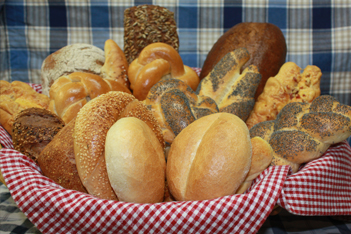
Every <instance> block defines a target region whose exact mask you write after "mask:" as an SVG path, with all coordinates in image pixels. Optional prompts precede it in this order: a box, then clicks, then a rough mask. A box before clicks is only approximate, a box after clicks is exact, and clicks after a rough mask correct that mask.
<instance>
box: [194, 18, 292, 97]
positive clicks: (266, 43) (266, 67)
mask: <svg viewBox="0 0 351 234" xmlns="http://www.w3.org/2000/svg"><path fill="white" fill-rule="evenodd" d="M241 47H244V48H246V49H247V50H248V51H249V54H250V60H249V61H248V62H247V63H246V64H245V66H243V67H242V71H243V70H244V69H245V68H246V67H249V66H250V65H255V66H257V68H258V70H259V72H260V74H261V75H262V79H261V82H260V84H259V86H258V88H257V90H256V94H255V99H257V97H258V95H259V94H260V93H262V90H263V88H264V86H265V84H266V81H267V79H268V78H269V77H272V76H275V75H276V74H277V73H278V71H279V69H280V67H281V66H282V65H283V64H284V62H285V59H286V52H287V47H286V42H285V38H284V35H283V33H282V31H281V30H280V29H279V28H278V27H277V26H275V25H273V24H270V23H253V22H243V23H239V24H237V25H235V26H233V27H232V28H231V29H229V30H228V31H227V32H225V33H224V34H223V35H222V36H221V37H220V38H219V39H218V40H217V42H216V43H215V44H214V45H213V46H212V48H211V50H210V52H209V53H208V55H207V57H206V60H205V62H204V65H203V66H202V71H201V74H200V79H203V78H204V77H206V76H207V74H208V73H210V71H212V69H213V68H214V66H215V65H216V64H217V63H218V62H219V61H220V60H221V58H222V57H223V56H224V55H226V54H227V53H229V52H231V51H233V50H235V49H238V48H241Z"/></svg>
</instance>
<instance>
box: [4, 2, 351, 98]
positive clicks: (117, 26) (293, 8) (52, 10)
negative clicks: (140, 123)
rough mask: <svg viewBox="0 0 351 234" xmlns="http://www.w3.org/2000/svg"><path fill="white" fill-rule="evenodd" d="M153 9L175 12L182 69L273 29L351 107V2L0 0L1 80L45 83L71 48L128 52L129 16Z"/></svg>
mask: <svg viewBox="0 0 351 234" xmlns="http://www.w3.org/2000/svg"><path fill="white" fill-rule="evenodd" d="M140 4H154V5H159V6H163V7H166V8H168V9H169V10H170V11H172V12H174V13H175V20H176V23H177V27H178V34H179V40H180V48H179V53H180V55H181V57H182V59H183V62H184V64H186V65H188V66H192V67H201V66H202V65H203V62H204V60H205V58H206V55H207V53H208V52H209V50H210V49H211V47H212V45H213V44H214V43H215V42H216V40H217V39H218V38H219V37H220V36H221V35H222V34H223V33H224V32H225V31H226V30H228V29H229V28H231V27H233V26H234V25H235V24H237V23H240V22H270V23H273V24H275V25H277V26H278V27H279V28H280V29H281V30H282V32H283V33H284V35H285V38H286V42H287V47H288V53H287V58H286V60H287V61H293V62H295V63H296V64H297V65H299V66H300V67H301V68H302V69H304V68H305V67H306V66H307V65H316V66H318V67H320V68H321V70H322V72H323V76H322V80H321V90H322V94H331V95H333V96H335V97H336V98H337V99H338V100H339V101H340V102H341V103H344V104H348V105H351V1H350V0H333V1H332V0H290V1H288V0H249V1H244V0H242V1H240V0H221V1H213V0H203V1H201V0H177V1H176V0H164V1H161V0H154V1H140V0H134V1H132V0H130V1H128V0H124V1H114V0H90V1H88V0H85V1H80V0H70V1H68V0H67V1H64V0H55V1H48V0H46V1H44V0H31V1H23V0H22V1H21V0H8V1H3V0H2V1H1V0H0V46H1V47H0V61H1V62H0V78H1V79H4V80H7V81H12V80H21V81H25V82H32V83H40V68H41V64H42V62H43V60H44V59H45V58H46V57H47V56H48V55H49V54H50V53H52V52H54V51H56V50H58V49H60V48H62V47H64V46H66V45H67V44H73V43H88V44H93V45H95V46H97V47H100V48H101V49H103V46H104V42H105V41H106V40H107V39H109V38H110V39H113V40H115V41H116V42H117V43H118V45H119V46H120V47H121V48H123V44H124V43H123V34H124V29H123V12H124V10H125V9H126V8H129V7H131V6H133V5H140Z"/></svg>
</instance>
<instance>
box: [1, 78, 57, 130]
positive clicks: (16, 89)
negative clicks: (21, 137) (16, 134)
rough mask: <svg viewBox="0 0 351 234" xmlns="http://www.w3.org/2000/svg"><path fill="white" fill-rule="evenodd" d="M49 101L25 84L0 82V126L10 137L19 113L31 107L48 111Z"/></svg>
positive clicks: (46, 97) (20, 82)
mask: <svg viewBox="0 0 351 234" xmlns="http://www.w3.org/2000/svg"><path fill="white" fill-rule="evenodd" d="M49 101H50V99H49V97H48V96H46V95H44V94H40V93H37V92H36V91H35V90H34V89H33V88H32V87H31V86H30V85H28V84H27V83H24V82H22V81H13V82H12V83H9V82H7V81H5V80H0V124H1V125H2V126H3V127H4V128H5V130H6V131H7V132H8V133H9V134H10V135H12V127H13V122H14V120H15V117H16V115H17V114H18V113H19V112H20V111H22V110H25V109H27V108H31V107H37V108H43V109H48V107H49Z"/></svg>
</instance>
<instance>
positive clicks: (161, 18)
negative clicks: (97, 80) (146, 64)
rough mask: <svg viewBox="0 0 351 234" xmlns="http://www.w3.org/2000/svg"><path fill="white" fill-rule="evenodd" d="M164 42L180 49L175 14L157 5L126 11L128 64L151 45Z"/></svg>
mask: <svg viewBox="0 0 351 234" xmlns="http://www.w3.org/2000/svg"><path fill="white" fill-rule="evenodd" d="M155 42H163V43H166V44H168V45H170V46H172V47H173V48H174V49H175V50H176V51H178V48H179V38H178V33H177V26H176V22H175V19H174V13H173V12H171V11H169V10H168V9H167V8H164V7H161V6H156V5H139V6H134V7H130V8H127V9H126V10H125V11H124V53H125V55H126V58H127V61H128V63H131V62H132V61H133V60H134V59H136V58H137V57H138V56H139V53H140V52H141V51H142V50H143V49H144V48H145V47H146V46H148V45H149V44H152V43H155Z"/></svg>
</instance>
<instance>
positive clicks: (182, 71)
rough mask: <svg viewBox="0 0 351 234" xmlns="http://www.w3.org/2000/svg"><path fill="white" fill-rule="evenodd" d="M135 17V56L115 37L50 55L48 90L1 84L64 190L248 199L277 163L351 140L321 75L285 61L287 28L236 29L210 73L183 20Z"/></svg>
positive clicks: (45, 71)
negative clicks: (187, 44)
mask: <svg viewBox="0 0 351 234" xmlns="http://www.w3.org/2000/svg"><path fill="white" fill-rule="evenodd" d="M124 17H125V18H124V29H125V34H124V40H125V43H124V50H122V49H121V48H120V47H119V46H118V45H117V44H116V43H115V42H114V41H113V40H110V39H109V40H107V41H106V42H105V47H104V50H101V49H99V48H97V47H95V46H92V45H86V44H73V45H68V46H66V47H64V48H61V49H59V50H58V51H56V52H55V53H53V54H51V55H49V56H48V57H47V58H46V59H45V60H44V61H43V64H42V70H41V71H42V73H41V76H42V87H43V93H44V94H38V93H36V92H35V91H34V90H33V89H32V88H31V87H30V86H29V85H28V84H25V83H23V82H16V81H14V82H12V83H11V84H10V83H8V82H6V81H0V84H1V87H0V124H1V125H2V126H3V127H4V128H5V129H6V130H7V131H8V132H9V133H10V134H12V138H13V143H14V147H15V149H16V150H18V151H20V152H21V153H23V154H25V155H27V156H28V157H29V158H31V159H32V160H34V161H35V162H36V163H37V164H38V165H39V166H40V168H41V170H42V173H43V175H45V176H47V177H49V178H51V179H52V180H53V181H55V182H56V183H57V184H59V185H61V186H62V187H64V188H66V189H72V190H76V191H80V192H83V193H88V194H91V195H93V196H96V197H98V198H101V199H109V200H119V201H124V202H136V203H157V202H164V201H172V200H177V201H189V200H207V199H213V198H217V197H221V196H227V195H232V194H241V193H244V192H245V191H247V189H248V188H249V187H250V186H251V184H252V182H253V181H254V179H255V178H257V176H258V175H259V174H260V173H261V172H262V171H263V170H265V169H266V168H267V167H268V166H274V165H290V166H291V167H292V169H293V171H294V172H296V171H297V170H298V168H299V167H300V165H301V164H304V163H306V162H309V161H311V160H313V159H315V158H318V157H320V156H321V155H322V154H323V153H324V152H325V151H326V150H327V149H328V147H329V146H330V145H332V144H334V143H337V142H340V141H343V140H345V139H346V138H347V137H349V136H350V135H351V120H350V119H351V107H350V106H347V105H342V104H340V103H339V102H338V101H337V100H336V99H335V98H333V97H332V96H328V95H322V96H320V87H319V86H320V79H321V75H322V74H321V70H320V69H319V68H318V67H316V66H307V67H306V68H305V69H304V71H303V72H302V73H301V68H300V67H298V66H297V65H296V64H295V63H293V62H285V57H286V44H285V39H284V36H283V34H282V32H281V31H280V29H279V28H278V27H276V26H274V25H272V24H268V23H240V24H238V25H236V26H234V27H233V28H231V29H230V30H228V31H227V32H226V33H224V34H223V35H222V36H221V37H220V38H219V39H218V41H217V42H216V44H214V46H213V48H212V49H211V51H210V52H209V53H208V56H207V58H206V61H205V63H204V66H203V68H202V71H201V74H200V77H199V76H198V75H197V74H196V72H195V71H194V70H193V69H191V68H190V67H188V66H186V65H184V64H183V61H182V59H181V56H180V55H179V53H178V47H179V39H178V35H177V31H176V25H175V21H174V15H173V13H172V12H170V11H168V10H167V9H166V8H162V7H158V6H150V5H141V6H135V7H132V8H128V9H126V10H125V13H124ZM150 22H151V23H150ZM32 107H35V108H32ZM0 180H1V173H0Z"/></svg>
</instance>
